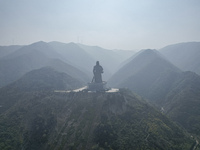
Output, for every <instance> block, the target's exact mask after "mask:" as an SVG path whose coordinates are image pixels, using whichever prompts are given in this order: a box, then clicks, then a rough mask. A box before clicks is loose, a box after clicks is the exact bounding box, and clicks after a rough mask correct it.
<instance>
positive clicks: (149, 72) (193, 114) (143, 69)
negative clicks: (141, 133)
mask: <svg viewBox="0 0 200 150" xmlns="http://www.w3.org/2000/svg"><path fill="white" fill-rule="evenodd" d="M156 53H157V52H156V51H143V52H141V53H140V54H139V55H137V56H136V57H134V58H133V60H132V61H130V62H129V63H128V64H127V65H125V66H124V67H123V68H121V70H120V71H119V72H118V73H116V75H115V76H114V77H113V80H111V81H112V82H113V83H116V84H114V85H116V86H118V87H128V88H130V89H131V90H133V91H134V92H136V93H138V94H140V95H141V96H143V97H145V98H146V99H148V101H149V102H150V103H152V104H154V105H156V106H157V107H158V108H159V109H160V108H162V111H163V112H164V113H166V114H167V115H168V116H169V117H170V118H172V119H173V120H174V121H176V122H177V123H179V124H180V125H181V126H182V127H184V128H185V129H187V131H189V132H190V133H192V134H196V135H200V131H199V128H200V126H199V124H200V118H199V116H200V111H199V107H200V92H199V91H200V76H198V75H197V74H195V73H192V72H182V71H180V70H179V69H177V68H176V67H174V66H173V65H172V64H171V63H169V62H168V61H166V60H165V59H164V58H163V57H162V56H160V55H158V54H156ZM112 82H111V83H112Z"/></svg>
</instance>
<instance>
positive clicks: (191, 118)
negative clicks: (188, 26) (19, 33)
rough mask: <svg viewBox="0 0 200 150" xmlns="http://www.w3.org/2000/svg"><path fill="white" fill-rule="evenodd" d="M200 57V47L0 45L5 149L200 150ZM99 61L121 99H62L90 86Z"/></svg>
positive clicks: (0, 137)
mask: <svg viewBox="0 0 200 150" xmlns="http://www.w3.org/2000/svg"><path fill="white" fill-rule="evenodd" d="M199 54H200V44H199V42H189V43H179V44H175V45H169V46H166V47H164V48H162V49H160V50H152V49H146V50H141V51H139V52H137V53H135V52H133V51H125V50H124V51H123V50H107V49H104V48H101V47H98V46H87V45H82V44H76V43H60V42H49V43H46V42H36V43H33V44H31V45H26V46H6V47H5V46H0V87H1V88H0V116H1V117H0V132H1V133H0V148H1V149H6V148H7V149H9V147H10V149H22V148H23V149H52V150H53V149H77V148H78V149H132V148H133V147H134V148H135V149H152V150H153V149H170V150H175V149H177V150H179V149H180V150H181V149H196V150H198V149H200V147H199V146H198V141H199V137H200V118H199V116H200V109H199V108H200V75H199V69H200V65H199V64H200V59H198V58H199V57H198V56H199ZM97 60H98V61H100V64H101V65H102V66H103V68H104V74H103V79H104V80H105V81H108V85H109V86H110V87H115V88H119V89H120V92H117V93H109V94H108V93H87V92H77V93H74V92H70V93H56V92H54V90H62V91H63V90H64V91H65V90H66V91H67V90H71V89H76V88H80V87H83V86H86V85H87V83H88V82H90V81H91V79H92V76H93V73H92V69H93V66H94V65H95V63H96V61H97ZM191 136H192V138H191ZM9 139H11V140H9Z"/></svg>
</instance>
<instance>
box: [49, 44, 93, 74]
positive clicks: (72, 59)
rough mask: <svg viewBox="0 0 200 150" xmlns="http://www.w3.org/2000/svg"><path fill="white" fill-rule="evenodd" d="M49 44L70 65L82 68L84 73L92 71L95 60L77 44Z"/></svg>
mask: <svg viewBox="0 0 200 150" xmlns="http://www.w3.org/2000/svg"><path fill="white" fill-rule="evenodd" d="M49 45H50V46H51V47H53V48H54V49H55V50H56V52H58V53H59V54H60V55H62V56H63V57H64V59H65V60H67V61H69V63H70V64H71V65H73V66H75V67H77V68H79V69H81V70H83V71H84V72H85V73H88V72H92V71H91V70H92V68H93V65H95V62H96V60H95V59H93V58H92V57H91V56H90V55H89V54H88V53H87V52H85V51H84V50H83V49H82V48H80V47H79V46H78V45H77V44H75V43H68V44H65V43H60V42H50V43H49ZM88 75H89V74H88Z"/></svg>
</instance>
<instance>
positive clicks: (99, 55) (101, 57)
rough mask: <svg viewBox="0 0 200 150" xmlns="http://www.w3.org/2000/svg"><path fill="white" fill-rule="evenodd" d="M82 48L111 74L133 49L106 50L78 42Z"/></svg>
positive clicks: (132, 52) (131, 53)
mask: <svg viewBox="0 0 200 150" xmlns="http://www.w3.org/2000/svg"><path fill="white" fill-rule="evenodd" d="M78 45H79V46H80V47H81V48H83V49H84V50H85V51H86V52H87V53H88V54H90V55H91V56H92V57H93V58H94V59H95V60H98V61H100V62H102V65H103V66H105V67H106V68H107V69H106V70H108V71H109V72H110V73H111V74H113V73H114V72H115V71H116V69H118V67H119V65H120V64H121V63H122V62H123V61H124V60H126V59H128V58H129V57H130V56H131V55H133V54H134V51H126V50H107V49H103V48H101V47H98V46H87V45H83V44H78Z"/></svg>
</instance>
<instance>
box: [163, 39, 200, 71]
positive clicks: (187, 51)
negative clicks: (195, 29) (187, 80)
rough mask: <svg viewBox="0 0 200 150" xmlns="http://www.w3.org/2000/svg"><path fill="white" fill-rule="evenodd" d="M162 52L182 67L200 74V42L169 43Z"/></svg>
mask: <svg viewBox="0 0 200 150" xmlns="http://www.w3.org/2000/svg"><path fill="white" fill-rule="evenodd" d="M160 52H161V53H162V54H163V55H164V56H165V57H166V58H167V59H169V60H170V61H171V62H172V63H173V64H174V65H176V66H177V67H179V68H180V69H182V70H184V71H193V72H196V73H197V74H200V59H199V58H200V42H188V43H179V44H174V45H169V46H166V47H164V48H162V49H160Z"/></svg>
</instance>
